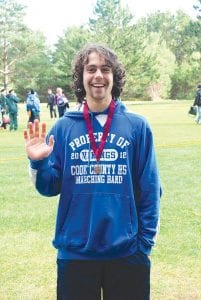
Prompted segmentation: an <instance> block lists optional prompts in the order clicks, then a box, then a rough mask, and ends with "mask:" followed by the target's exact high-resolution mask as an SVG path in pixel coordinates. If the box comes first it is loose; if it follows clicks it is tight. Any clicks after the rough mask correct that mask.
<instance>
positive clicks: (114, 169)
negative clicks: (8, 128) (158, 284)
mask: <svg viewBox="0 0 201 300" xmlns="http://www.w3.org/2000/svg"><path fill="white" fill-rule="evenodd" d="M73 80H74V89H75V94H76V96H77V99H78V102H79V104H78V105H77V111H72V112H68V113H66V114H65V116H64V117H63V118H61V119H60V120H59V121H58V122H57V123H56V124H55V125H54V127H53V128H52V129H51V131H50V133H49V134H48V136H47V142H46V141H45V135H46V125H45V124H43V125H42V130H41V134H39V124H38V122H37V121H36V122H35V126H34V127H33V126H31V125H30V127H29V132H27V131H25V133H24V137H25V142H26V151H27V155H28V157H29V158H30V171H31V174H32V177H33V180H34V183H35V186H36V189H37V190H38V191H39V192H40V193H41V194H42V195H45V196H55V195H58V194H60V202H59V207H58V215H57V222H56V231H55V237H54V241H53V244H54V246H55V247H56V248H57V249H58V255H57V264H58V279H57V299H68V300H81V299H87V300H100V299H101V296H100V295H101V288H102V290H103V299H104V300H124V299H126V300H134V299H136V300H145V299H149V297H150V296H149V295H150V259H149V255H150V252H151V248H152V246H153V245H154V242H155V236H156V233H157V228H158V219H159V200H160V195H161V189H160V182H159V175H158V169H157V165H156V158H155V152H154V146H153V138H152V133H151V130H150V127H149V125H148V124H147V122H146V120H145V119H144V118H143V117H141V116H139V115H136V114H133V113H130V112H128V111H127V110H126V109H125V106H124V105H123V104H122V103H121V102H120V101H119V100H117V99H118V98H119V97H120V94H121V91H122V88H123V85H124V82H125V72H124V69H123V67H122V66H121V64H120V63H119V62H118V60H117V57H116V55H115V54H114V53H113V52H112V51H111V50H110V49H107V48H105V47H103V46H101V45H96V44H95V45H86V46H85V47H84V48H83V49H81V51H80V52H79V53H78V55H77V57H76V59H75V62H74V71H73Z"/></svg>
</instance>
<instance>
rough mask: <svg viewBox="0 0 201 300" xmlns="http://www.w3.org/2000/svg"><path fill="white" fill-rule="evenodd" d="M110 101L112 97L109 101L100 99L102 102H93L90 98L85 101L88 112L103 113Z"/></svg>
mask: <svg viewBox="0 0 201 300" xmlns="http://www.w3.org/2000/svg"><path fill="white" fill-rule="evenodd" d="M111 100H112V96H111V98H109V99H102V100H95V99H90V98H87V99H86V101H87V104H88V107H89V110H90V111H92V112H102V111H104V110H105V109H107V108H108V106H109V105H110V102H111Z"/></svg>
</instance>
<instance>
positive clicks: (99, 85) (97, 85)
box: [92, 84, 104, 87]
mask: <svg viewBox="0 0 201 300" xmlns="http://www.w3.org/2000/svg"><path fill="white" fill-rule="evenodd" d="M92 86H94V87H104V85H103V84H92Z"/></svg>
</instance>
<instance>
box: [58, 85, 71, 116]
mask: <svg viewBox="0 0 201 300" xmlns="http://www.w3.org/2000/svg"><path fill="white" fill-rule="evenodd" d="M55 103H56V105H57V108H58V113H59V118H61V117H63V115H64V113H65V112H66V109H67V108H69V103H68V99H67V97H66V96H65V94H64V93H63V90H62V88H60V87H58V88H57V89H56V95H55Z"/></svg>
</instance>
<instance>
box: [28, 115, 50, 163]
mask: <svg viewBox="0 0 201 300" xmlns="http://www.w3.org/2000/svg"><path fill="white" fill-rule="evenodd" d="M41 127H42V128H41V132H40V127H39V121H38V120H34V124H32V123H29V128H28V130H24V140H25V149H26V152H27V155H28V157H29V158H30V159H32V160H41V159H44V158H45V157H48V156H49V155H50V153H51V152H52V150H53V147H54V137H53V135H51V136H50V138H49V143H48V144H47V143H46V139H45V137H46V124H45V123H43V124H42V126H41Z"/></svg>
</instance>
